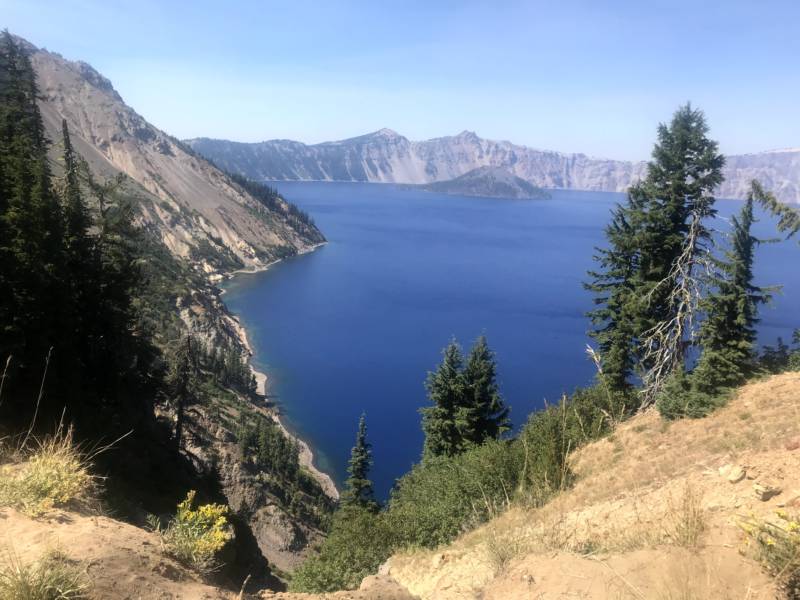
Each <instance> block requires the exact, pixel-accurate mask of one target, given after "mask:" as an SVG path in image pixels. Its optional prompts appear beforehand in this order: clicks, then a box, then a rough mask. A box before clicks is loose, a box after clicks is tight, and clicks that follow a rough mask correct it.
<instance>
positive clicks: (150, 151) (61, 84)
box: [28, 45, 324, 273]
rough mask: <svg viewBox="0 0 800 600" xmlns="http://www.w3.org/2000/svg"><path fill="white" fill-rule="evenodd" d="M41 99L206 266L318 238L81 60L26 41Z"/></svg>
mask: <svg viewBox="0 0 800 600" xmlns="http://www.w3.org/2000/svg"><path fill="white" fill-rule="evenodd" d="M28 49H29V50H30V51H31V60H32V62H33V66H34V68H35V70H36V74H37V80H38V83H39V91H40V93H41V96H42V102H41V104H40V108H41V111H42V116H43V118H44V121H45V125H46V127H47V129H48V132H49V134H50V137H51V139H53V140H56V142H57V141H58V140H59V139H60V137H61V120H62V118H63V119H66V120H67V123H68V125H69V128H70V132H71V134H72V138H73V143H74V144H75V146H76V147H77V149H78V151H79V152H80V154H81V155H82V156H83V157H84V158H85V159H86V160H88V161H89V163H90V165H91V166H92V168H93V170H94V171H95V172H97V173H99V174H100V175H102V176H104V177H110V176H113V175H116V174H117V173H124V174H126V175H127V176H128V177H129V178H130V180H131V182H130V183H129V186H131V187H133V188H136V190H135V192H136V195H137V196H138V199H139V200H140V202H139V208H140V212H141V219H142V221H143V224H145V225H146V226H147V227H148V228H150V229H151V230H153V231H155V232H157V233H158V235H159V237H160V239H161V240H162V241H163V242H164V244H165V245H166V246H167V247H168V248H169V250H170V251H171V252H172V253H173V254H174V255H175V256H178V257H181V258H187V259H191V260H192V261H194V262H195V263H197V264H198V265H199V266H200V267H201V268H202V269H203V270H205V271H206V272H208V273H213V272H220V271H223V270H225V269H226V268H230V267H260V266H263V265H265V264H267V263H269V262H271V261H272V260H274V259H275V258H279V257H282V256H286V255H289V254H294V253H296V252H298V251H302V250H305V249H307V248H309V247H310V246H312V245H314V244H316V243H319V242H321V241H323V239H324V238H323V237H322V235H321V234H320V233H319V231H316V230H315V229H314V228H310V229H308V230H305V231H302V230H298V229H297V228H296V227H294V226H293V225H292V224H291V222H290V221H289V219H288V218H287V216H288V215H287V214H284V213H283V212H281V211H279V210H269V209H267V208H265V207H264V206H263V205H261V204H260V203H259V202H258V201H257V200H256V199H254V198H253V197H251V196H250V195H249V194H247V193H246V192H245V191H244V190H242V189H241V188H240V187H239V186H237V185H236V184H234V183H233V182H232V181H231V180H230V179H229V178H228V177H227V176H226V175H225V174H224V173H222V172H221V171H220V170H219V169H217V168H216V167H214V166H213V165H211V164H210V163H209V162H208V161H207V160H205V159H203V158H202V157H200V156H197V155H196V154H195V153H194V152H193V151H192V150H191V149H190V148H188V147H187V146H185V145H184V144H182V143H181V142H180V141H178V140H176V139H174V138H172V137H171V136H169V135H167V134H166V133H164V132H163V131H161V130H159V129H157V128H156V127H154V126H153V125H151V124H150V123H148V122H147V121H146V120H145V119H144V118H142V117H141V116H140V115H139V114H137V113H136V112H135V111H134V110H133V109H132V108H130V107H128V106H127V105H126V104H125V103H124V102H123V101H122V98H121V97H120V96H119V94H118V93H117V92H116V91H115V90H114V88H113V86H112V85H111V82H110V81H108V79H106V78H105V77H103V76H102V75H101V74H99V73H98V72H97V71H95V70H94V69H93V68H92V67H91V66H89V65H88V64H86V63H83V62H72V61H68V60H65V59H64V58H62V57H61V56H59V55H58V54H54V53H51V52H47V51H44V50H38V49H35V48H33V47H32V46H30V45H28Z"/></svg>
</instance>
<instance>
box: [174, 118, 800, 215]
mask: <svg viewBox="0 0 800 600" xmlns="http://www.w3.org/2000/svg"><path fill="white" fill-rule="evenodd" d="M186 143H187V144H188V145H189V146H191V147H192V148H193V149H194V150H196V151H197V152H199V153H200V154H202V155H203V156H206V157H207V158H209V159H211V160H212V161H214V162H215V163H216V164H218V165H220V166H222V167H224V168H225V169H227V170H229V171H232V172H238V173H242V174H244V175H247V176H248V177H251V178H253V179H259V180H277V181H282V180H289V181H294V180H317V181H367V182H376V183H413V184H423V183H432V182H435V181H444V180H449V179H454V178H456V177H458V176H460V175H463V174H465V173H467V172H469V171H471V170H473V169H476V168H479V167H502V168H504V169H507V170H509V171H510V172H511V173H513V174H514V175H516V176H517V177H521V178H522V179H524V180H526V181H529V182H530V183H532V184H533V185H535V186H537V187H541V188H565V189H576V190H591V191H606V192H622V191H625V190H626V189H627V188H628V187H629V186H630V185H631V184H632V183H634V182H635V181H637V180H639V179H640V178H641V177H642V176H643V175H644V174H645V172H646V168H647V164H646V162H644V161H641V162H630V161H621V160H611V159H602V158H592V157H589V156H587V155H585V154H564V153H560V152H552V151H547V150H536V149H533V148H529V147H527V146H521V145H517V144H513V143H511V142H508V141H494V140H487V139H484V138H481V137H479V136H478V135H477V134H475V133H474V132H472V131H462V132H461V133H459V134H458V135H455V136H446V137H440V138H434V139H430V140H425V141H420V142H415V141H411V140H409V139H408V138H406V137H404V136H402V135H400V134H398V133H396V132H395V131H392V130H391V129H381V130H379V131H376V132H374V133H370V134H366V135H362V136H358V137H354V138H350V139H346V140H340V141H335V142H323V143H321V144H311V145H309V144H303V143H302V142H295V141H291V140H270V141H265V142H257V143H242V142H231V141H228V140H215V139H209V138H196V139H192V140H186ZM754 178H757V179H759V180H760V181H761V182H762V183H763V184H764V185H765V186H766V187H767V189H770V190H772V191H773V192H774V193H775V194H776V195H777V197H778V198H779V199H781V200H783V201H785V202H800V149H788V150H776V151H770V152H762V153H758V154H743V155H735V156H729V157H728V163H727V165H726V167H725V183H724V184H723V185H722V186H721V187H720V189H719V190H718V195H719V196H720V197H723V198H743V197H744V196H745V195H746V194H747V189H748V187H749V184H750V181H751V180H752V179H754Z"/></svg>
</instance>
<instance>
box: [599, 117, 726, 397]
mask: <svg viewBox="0 0 800 600" xmlns="http://www.w3.org/2000/svg"><path fill="white" fill-rule="evenodd" d="M707 134H708V126H707V124H706V121H705V117H704V115H703V113H702V112H701V111H699V110H696V109H693V108H692V107H691V105H688V104H687V105H686V106H683V107H681V108H679V109H678V111H677V112H676V113H675V114H674V116H673V118H672V121H671V122H670V124H669V125H664V124H662V125H660V126H659V128H658V142H657V143H656V145H655V148H654V149H653V159H652V160H651V162H650V163H649V164H648V170H647V176H646V178H645V179H644V180H643V181H642V182H640V183H638V184H636V185H634V186H632V187H631V188H630V190H629V191H628V200H627V202H626V203H625V204H624V205H620V206H618V207H617V208H616V209H615V211H614V213H613V217H612V222H611V224H610V225H609V227H608V228H607V230H606V237H607V238H608V241H609V247H608V248H607V249H603V250H600V251H599V252H598V255H597V257H596V260H597V261H598V263H599V265H600V267H601V268H600V269H599V270H598V271H596V272H592V273H590V275H591V276H592V281H591V282H590V283H589V284H587V287H588V289H590V290H591V291H593V292H594V293H595V294H596V298H595V303H596V304H597V308H596V309H595V310H594V311H593V312H592V313H590V316H591V317H592V320H593V322H594V324H595V329H594V331H593V336H594V337H595V339H596V340H597V341H598V343H599V345H600V353H601V361H602V363H601V364H602V366H603V371H604V376H605V377H606V381H607V383H608V385H609V387H611V388H612V389H614V390H615V391H624V390H625V388H627V386H628V383H629V377H630V375H631V372H632V370H633V369H634V365H636V367H637V370H638V371H639V372H640V374H641V375H642V378H643V382H644V388H645V393H644V395H643V401H644V403H645V404H649V403H651V402H652V401H653V400H654V399H655V394H656V393H657V392H658V390H659V388H660V387H661V385H663V383H664V381H665V379H666V378H667V377H669V376H670V375H671V374H672V373H673V372H675V371H676V370H683V369H684V367H685V365H684V361H685V355H686V350H687V346H688V345H689V343H691V339H692V335H693V332H694V328H695V318H694V317H695V312H696V309H697V304H698V302H699V300H700V297H701V291H702V280H701V279H702V278H701V274H702V272H703V270H704V268H705V267H706V266H707V265H708V264H709V262H710V260H711V258H710V256H711V255H710V251H709V248H710V244H711V232H710V230H709V229H708V227H707V224H706V221H707V220H708V219H710V218H712V217H713V216H714V215H715V214H716V211H715V209H714V196H713V190H714V189H715V188H716V187H717V186H718V185H719V184H720V183H721V182H722V166H723V165H724V157H723V156H722V155H721V154H720V153H719V152H718V147H717V143H716V142H714V141H712V140H710V139H709V138H708V135H707Z"/></svg>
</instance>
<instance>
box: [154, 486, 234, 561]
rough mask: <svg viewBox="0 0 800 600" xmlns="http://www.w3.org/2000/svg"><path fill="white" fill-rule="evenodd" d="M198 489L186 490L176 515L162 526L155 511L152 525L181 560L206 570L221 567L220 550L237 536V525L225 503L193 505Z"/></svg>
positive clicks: (167, 547) (167, 546)
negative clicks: (234, 533)
mask: <svg viewBox="0 0 800 600" xmlns="http://www.w3.org/2000/svg"><path fill="white" fill-rule="evenodd" d="M194 497H195V491H194V490H191V491H190V492H189V493H188V494H186V499H185V500H184V501H183V502H181V503H180V504H178V510H177V512H176V513H175V516H174V517H173V518H172V519H171V520H170V521H169V523H167V526H166V527H161V524H160V523H159V521H158V518H157V517H155V516H153V515H151V516H150V518H149V519H148V520H149V523H150V526H151V527H152V528H153V529H154V531H156V533H158V534H159V535H160V536H161V542H162V544H163V545H164V548H165V549H166V551H167V552H168V553H169V554H171V555H172V556H174V557H175V558H177V559H178V560H179V561H181V562H183V563H185V564H187V565H189V566H191V567H193V568H195V569H197V570H198V571H200V572H202V573H207V572H210V571H213V570H215V569H217V568H218V567H219V561H218V559H217V554H218V553H219V551H220V550H222V548H223V547H224V546H225V544H227V543H228V541H230V540H231V539H233V529H232V527H231V526H230V524H229V523H228V520H227V518H226V514H227V513H228V508H227V507H226V506H223V505H221V504H202V505H200V506H198V507H197V509H196V510H194V509H192V504H194Z"/></svg>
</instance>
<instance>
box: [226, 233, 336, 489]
mask: <svg viewBox="0 0 800 600" xmlns="http://www.w3.org/2000/svg"><path fill="white" fill-rule="evenodd" d="M324 244H325V242H323V243H321V244H315V245H313V246H310V247H308V248H306V249H304V250H301V251H300V252H298V254H297V255H302V254H307V253H309V252H313V251H314V250H316V249H317V248H319V247H320V246H323V245H324ZM278 262H280V260H276V261H272V262H270V263H268V264H266V265H263V266H260V267H255V268H249V269H239V270H237V271H233V272H230V273H227V274H226V275H225V277H226V278H227V279H232V278H233V277H235V276H236V275H240V274H244V273H249V274H254V273H260V272H263V271H266V270H267V269H269V268H270V267H272V266H273V265H275V264H277V263H278ZM222 292H223V293H224V290H222ZM226 308H227V307H226ZM228 316H229V317H230V326H231V328H232V329H233V330H234V331H235V332H236V335H237V337H238V338H239V341H240V342H241V344H242V346H243V347H244V348H245V349H246V350H247V353H248V356H249V357H250V360H248V365H249V367H250V370H251V372H252V373H253V376H254V377H255V379H256V392H257V393H258V395H260V396H262V397H264V398H266V396H267V383H268V379H269V378H268V376H267V374H266V373H263V372H261V371H259V370H258V369H256V368H255V367H254V366H253V361H252V357H253V355H254V352H253V347H252V345H251V344H250V341H249V339H248V337H247V330H246V329H245V327H244V326H243V325H242V323H241V321H240V320H239V318H238V317H237V316H236V315H234V314H232V313H230V311H228ZM262 408H263V409H264V411H265V412H266V413H267V414H268V415H269V416H270V417H271V418H272V419H273V420H274V421H275V423H277V425H278V426H279V427H280V428H281V430H282V431H283V433H284V435H286V437H288V438H289V439H292V440H294V441H295V442H296V443H297V446H298V449H299V452H300V456H299V459H300V465H301V466H303V467H305V468H306V469H308V471H309V472H310V473H311V475H312V476H313V477H314V479H316V480H317V482H318V483H319V484H320V486H321V487H322V489H323V491H324V492H325V493H326V494H327V495H328V496H329V497H331V498H333V499H334V500H338V499H339V490H338V489H337V488H336V484H335V483H334V481H333V478H331V476H330V475H328V474H327V473H325V472H323V471H321V470H320V469H318V468H317V467H316V466H315V465H314V453H313V452H312V450H311V447H310V446H309V445H308V443H307V442H305V440H303V439H301V438H300V437H298V436H296V435H294V434H293V433H291V432H290V431H289V429H288V428H287V427H286V425H285V424H284V423H283V422H282V421H281V418H280V415H279V414H278V413H277V412H276V411H275V410H271V409H268V408H266V406H265V407H262Z"/></svg>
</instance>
